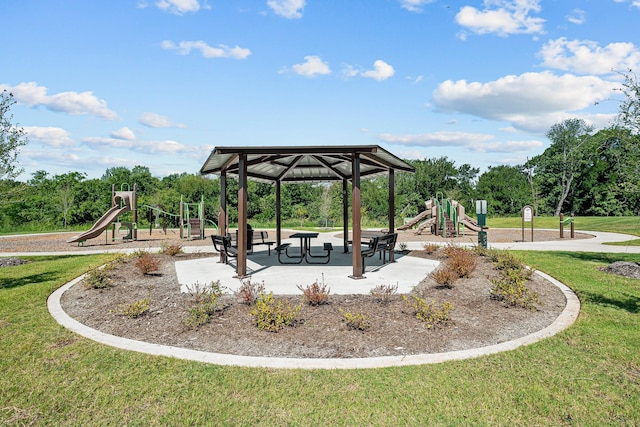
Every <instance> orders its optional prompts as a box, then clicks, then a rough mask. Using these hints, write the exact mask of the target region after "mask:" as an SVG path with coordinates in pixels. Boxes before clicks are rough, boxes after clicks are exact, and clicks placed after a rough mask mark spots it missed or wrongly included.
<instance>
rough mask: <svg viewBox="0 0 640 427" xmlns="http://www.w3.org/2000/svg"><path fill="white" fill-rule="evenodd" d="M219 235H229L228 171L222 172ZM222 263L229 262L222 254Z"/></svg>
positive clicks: (222, 253)
mask: <svg viewBox="0 0 640 427" xmlns="http://www.w3.org/2000/svg"><path fill="white" fill-rule="evenodd" d="M218 233H219V234H220V235H221V236H226V235H227V171H226V170H224V171H222V172H220V213H219V214H218ZM220 262H223V263H225V262H227V259H226V256H225V254H224V251H223V252H220Z"/></svg>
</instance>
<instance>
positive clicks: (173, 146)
mask: <svg viewBox="0 0 640 427" xmlns="http://www.w3.org/2000/svg"><path fill="white" fill-rule="evenodd" d="M82 142H83V143H84V144H86V145H87V146H89V147H91V148H93V149H95V150H103V149H104V148H105V147H109V148H118V149H125V150H130V151H135V152H139V153H145V154H157V153H165V154H184V153H192V152H195V151H199V148H197V147H191V146H188V145H184V144H181V143H179V142H176V141H172V140H163V141H140V140H123V139H117V138H103V137H88V138H84V139H83V140H82Z"/></svg>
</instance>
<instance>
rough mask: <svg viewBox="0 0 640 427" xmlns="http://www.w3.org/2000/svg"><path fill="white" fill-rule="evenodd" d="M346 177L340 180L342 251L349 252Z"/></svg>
mask: <svg viewBox="0 0 640 427" xmlns="http://www.w3.org/2000/svg"><path fill="white" fill-rule="evenodd" d="M347 185H348V182H347V180H346V179H343V180H342V231H343V233H342V234H344V239H343V241H344V253H345V254H348V253H349V199H348V196H349V188H348V187H347Z"/></svg>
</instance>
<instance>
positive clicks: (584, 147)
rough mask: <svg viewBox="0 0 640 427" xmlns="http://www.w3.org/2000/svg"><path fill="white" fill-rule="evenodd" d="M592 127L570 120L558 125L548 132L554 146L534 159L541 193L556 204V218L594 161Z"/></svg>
mask: <svg viewBox="0 0 640 427" xmlns="http://www.w3.org/2000/svg"><path fill="white" fill-rule="evenodd" d="M592 131H593V127H592V126H590V125H588V124H587V123H586V122H585V121H584V120H582V119H567V120H565V121H563V122H562V123H556V124H555V125H553V126H552V127H551V129H550V130H549V131H548V132H547V137H548V138H549V140H551V145H550V146H549V148H547V149H546V150H545V151H544V153H542V154H541V155H539V156H536V157H534V158H533V159H531V161H530V163H531V164H532V165H534V167H535V169H534V171H535V174H536V177H537V181H538V182H539V185H540V187H541V192H542V193H543V194H546V195H547V198H546V201H547V203H548V204H549V205H551V204H553V205H554V207H553V209H554V210H553V212H554V213H553V214H554V216H558V215H560V213H561V212H562V208H563V206H564V205H565V201H566V200H567V198H568V197H569V194H570V192H571V190H572V189H573V187H574V182H575V180H576V178H577V177H578V176H579V175H580V173H581V172H582V171H583V170H584V168H585V167H587V166H588V164H589V162H590V161H591V160H592V155H593V153H594V152H593V144H594V143H595V142H596V141H595V139H594V138H592V135H591V134H590V133H591V132H592Z"/></svg>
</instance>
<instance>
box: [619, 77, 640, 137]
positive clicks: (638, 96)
mask: <svg viewBox="0 0 640 427" xmlns="http://www.w3.org/2000/svg"><path fill="white" fill-rule="evenodd" d="M620 74H622V76H623V77H624V81H623V83H622V87H620V88H619V89H618V90H619V92H620V93H622V95H624V100H623V101H622V102H621V103H620V106H619V109H618V117H617V119H618V120H617V121H618V123H619V125H620V126H621V127H623V128H627V129H629V130H630V131H631V132H632V133H633V134H636V135H637V134H639V133H640V82H638V78H637V76H636V75H635V73H634V72H633V70H629V71H628V72H626V73H620Z"/></svg>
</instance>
